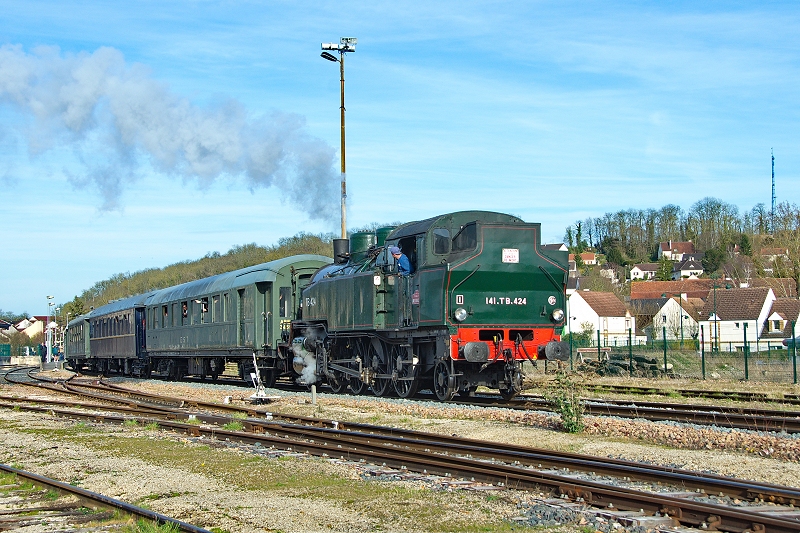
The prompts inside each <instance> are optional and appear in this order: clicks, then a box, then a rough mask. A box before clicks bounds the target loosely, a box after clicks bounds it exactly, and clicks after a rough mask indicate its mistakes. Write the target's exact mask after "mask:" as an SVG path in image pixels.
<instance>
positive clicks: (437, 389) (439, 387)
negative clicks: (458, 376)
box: [433, 361, 456, 402]
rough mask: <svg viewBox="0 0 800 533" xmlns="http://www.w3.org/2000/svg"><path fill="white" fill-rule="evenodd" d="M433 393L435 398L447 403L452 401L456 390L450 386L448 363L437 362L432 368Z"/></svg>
mask: <svg viewBox="0 0 800 533" xmlns="http://www.w3.org/2000/svg"><path fill="white" fill-rule="evenodd" d="M433 392H434V394H436V397H437V398H438V399H439V400H441V401H443V402H447V401H450V400H452V399H453V396H455V394H456V389H455V387H454V386H452V385H451V384H450V364H449V362H448V361H437V362H436V366H435V367H434V368H433Z"/></svg>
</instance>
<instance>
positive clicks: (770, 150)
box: [769, 148, 775, 233]
mask: <svg viewBox="0 0 800 533" xmlns="http://www.w3.org/2000/svg"><path fill="white" fill-rule="evenodd" d="M769 153H770V155H771V156H772V211H771V212H770V215H769V216H770V223H771V225H772V233H775V152H774V151H773V149H772V148H770V149H769Z"/></svg>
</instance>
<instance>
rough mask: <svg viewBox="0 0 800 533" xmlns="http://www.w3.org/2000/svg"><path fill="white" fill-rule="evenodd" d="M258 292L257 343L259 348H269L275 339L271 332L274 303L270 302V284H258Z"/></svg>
mask: <svg viewBox="0 0 800 533" xmlns="http://www.w3.org/2000/svg"><path fill="white" fill-rule="evenodd" d="M256 290H257V291H258V296H257V302H256V303H257V304H258V305H257V306H256V315H255V316H256V321H255V323H256V324H258V327H257V328H256V339H255V341H256V342H257V345H258V346H261V347H263V348H269V346H270V345H271V344H272V339H273V335H272V334H271V331H270V330H271V328H272V323H273V317H272V301H271V300H270V296H271V295H272V291H271V290H270V284H269V283H265V282H261V283H256Z"/></svg>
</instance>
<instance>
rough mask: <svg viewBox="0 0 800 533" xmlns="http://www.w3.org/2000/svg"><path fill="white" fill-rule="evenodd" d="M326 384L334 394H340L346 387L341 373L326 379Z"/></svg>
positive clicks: (345, 381)
mask: <svg viewBox="0 0 800 533" xmlns="http://www.w3.org/2000/svg"><path fill="white" fill-rule="evenodd" d="M328 385H330V387H331V392H333V393H334V394H340V393H341V392H342V391H343V390H344V389H345V388H347V380H346V379H345V376H343V375H334V377H332V378H331V379H329V380H328Z"/></svg>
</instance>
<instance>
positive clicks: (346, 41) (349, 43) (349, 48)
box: [321, 37, 358, 239]
mask: <svg viewBox="0 0 800 533" xmlns="http://www.w3.org/2000/svg"><path fill="white" fill-rule="evenodd" d="M357 43H358V39H356V38H355V37H342V38H341V39H339V44H336V43H322V49H323V50H335V51H337V52H339V57H338V58H337V57H336V56H335V55H333V54H331V53H330V52H322V54H321V57H322V58H323V59H327V60H328V61H333V62H335V63H339V74H340V80H341V85H342V99H341V107H340V108H341V116H342V147H341V150H342V239H346V238H347V207H346V206H345V202H346V199H347V170H346V167H345V157H344V54H345V53H346V52H355V51H356V44H357Z"/></svg>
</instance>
